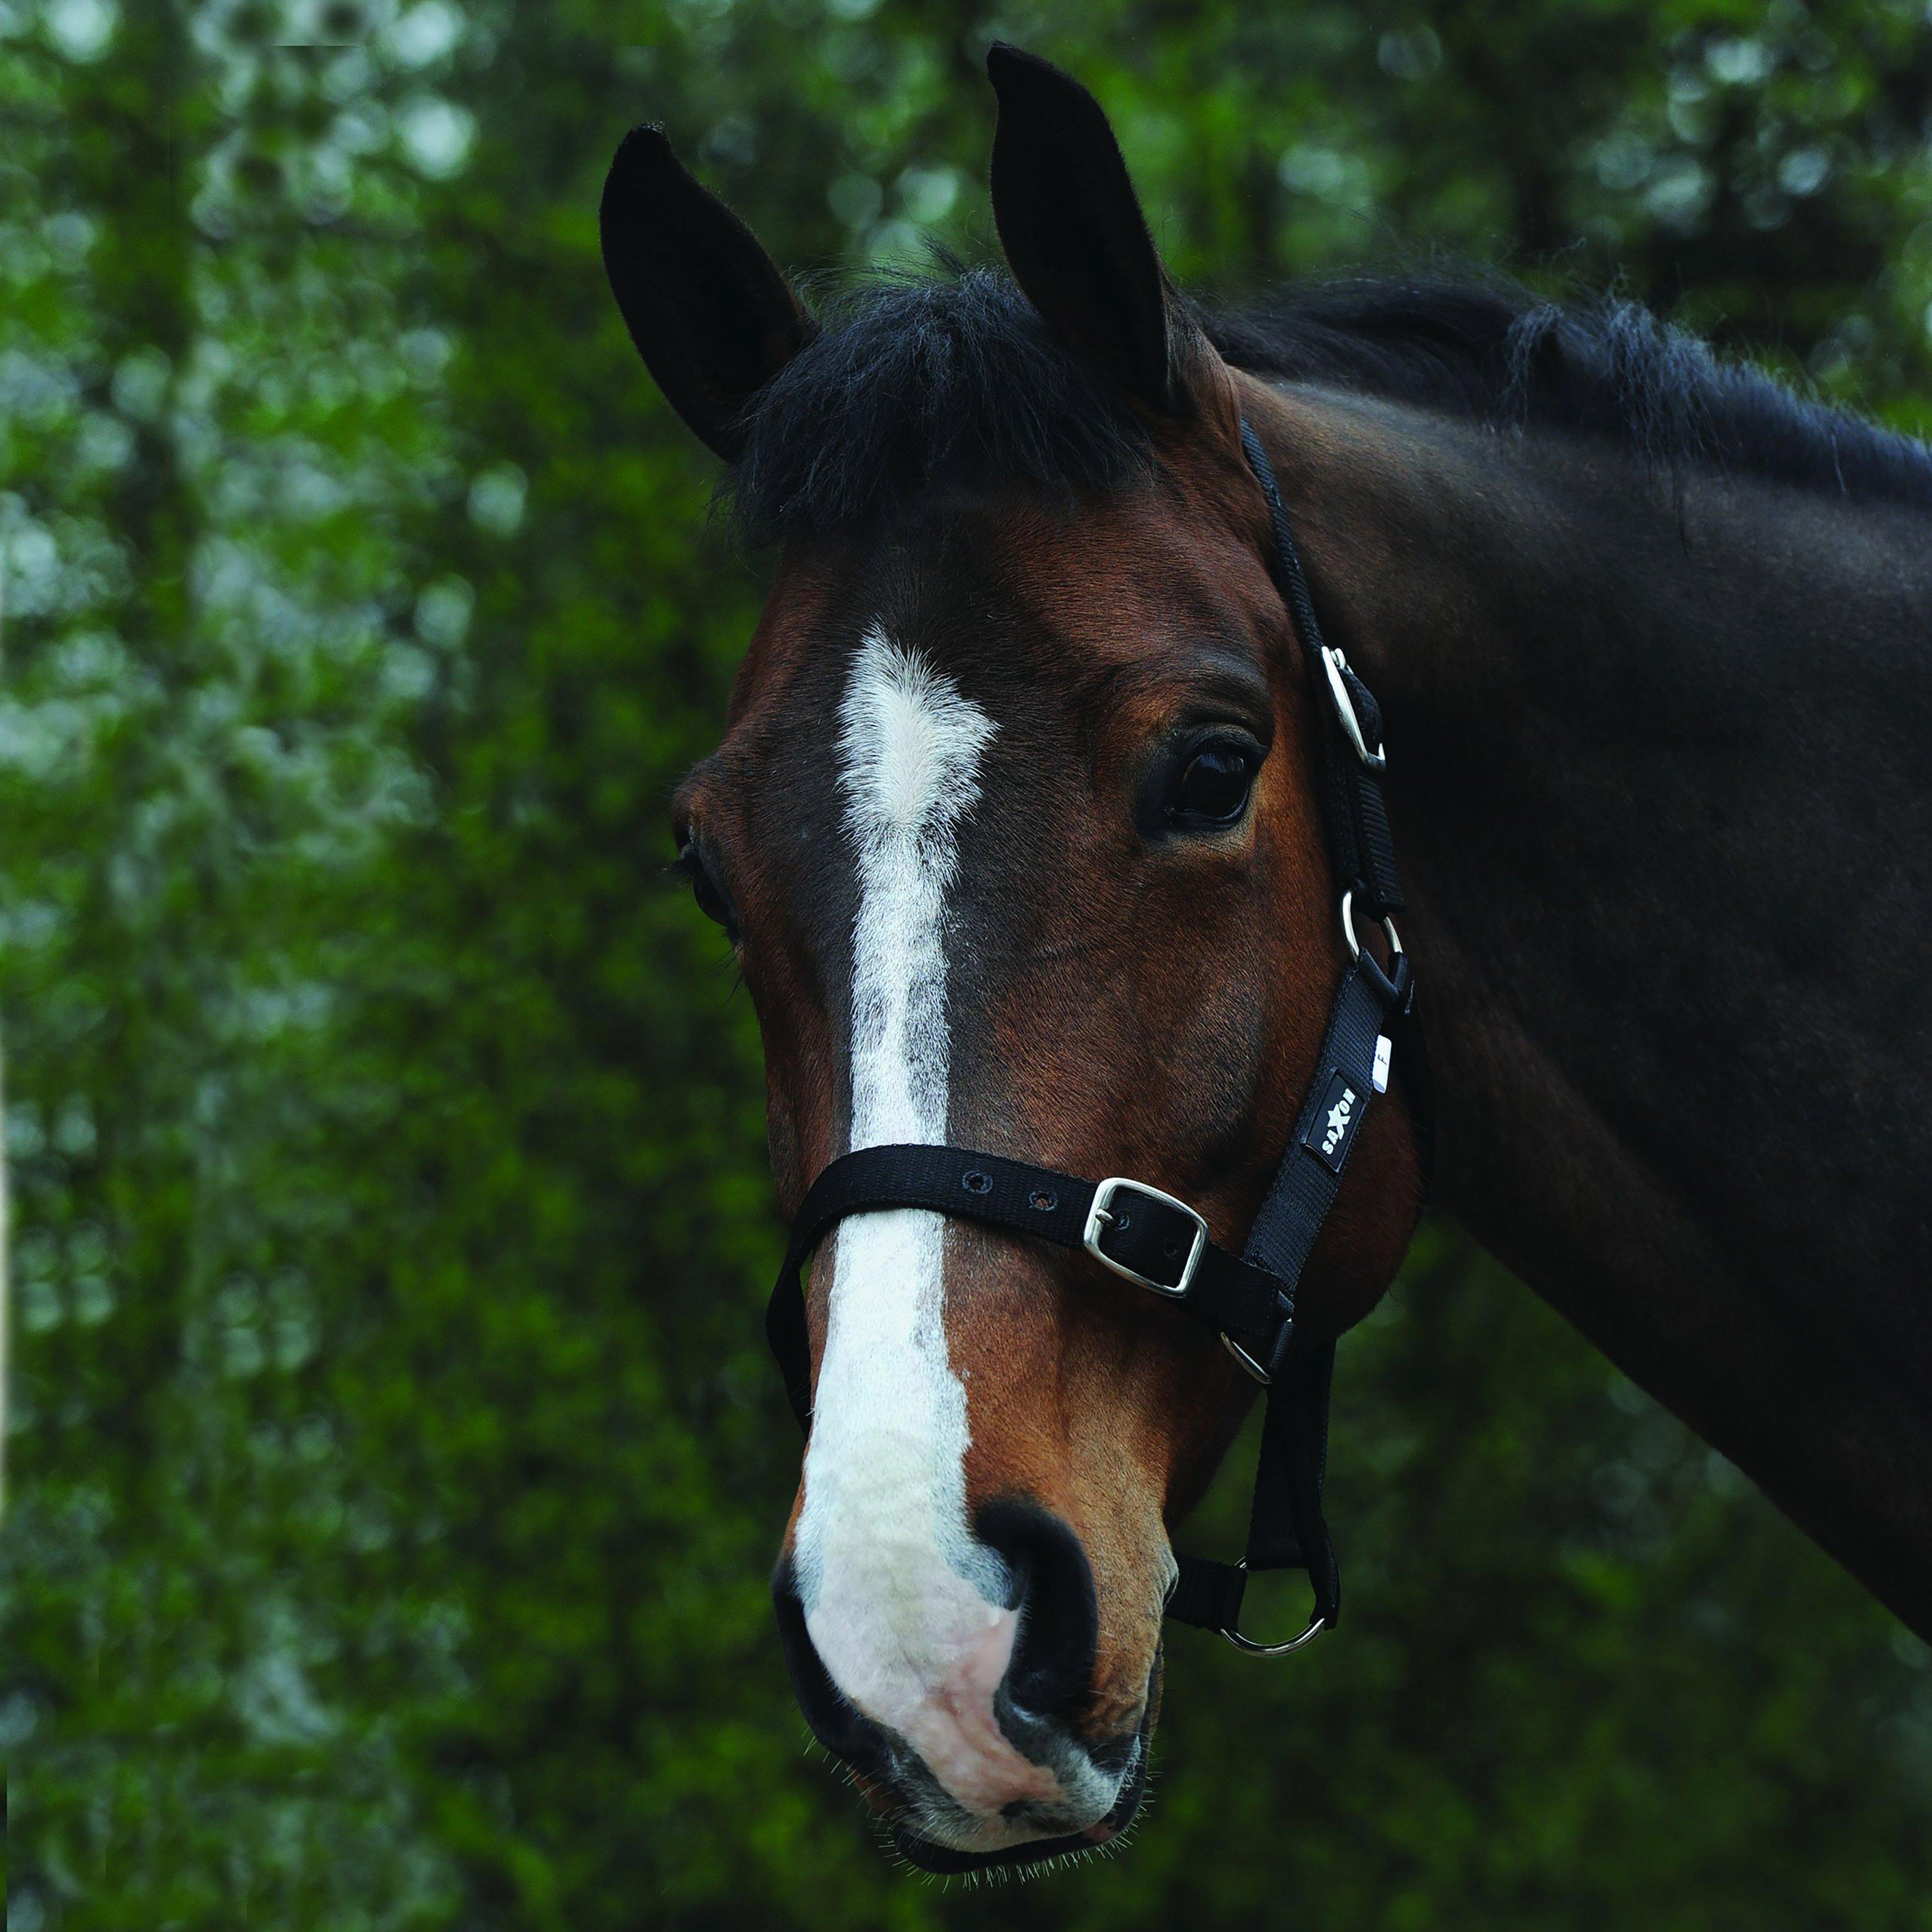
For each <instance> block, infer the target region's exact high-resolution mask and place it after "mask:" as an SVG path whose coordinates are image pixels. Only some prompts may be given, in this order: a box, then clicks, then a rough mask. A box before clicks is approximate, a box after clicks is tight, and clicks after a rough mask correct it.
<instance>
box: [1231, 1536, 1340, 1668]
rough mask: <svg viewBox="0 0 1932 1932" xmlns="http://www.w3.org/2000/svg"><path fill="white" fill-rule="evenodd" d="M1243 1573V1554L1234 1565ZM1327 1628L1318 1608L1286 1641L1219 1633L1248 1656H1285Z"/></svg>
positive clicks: (1244, 1572)
mask: <svg viewBox="0 0 1932 1932" xmlns="http://www.w3.org/2000/svg"><path fill="white" fill-rule="evenodd" d="M1235 1568H1236V1569H1237V1570H1239V1571H1241V1572H1242V1573H1243V1574H1244V1575H1245V1574H1247V1568H1248V1559H1247V1558H1246V1557H1245V1556H1244V1557H1243V1558H1242V1559H1241V1561H1240V1562H1238V1563H1237V1564H1236V1565H1235ZM1327 1628H1328V1619H1327V1618H1326V1617H1325V1616H1323V1615H1322V1613H1321V1612H1320V1611H1319V1610H1318V1611H1316V1613H1315V1615H1314V1616H1313V1617H1311V1618H1310V1619H1309V1623H1308V1628H1307V1629H1306V1630H1305V1631H1303V1632H1302V1633H1301V1635H1300V1636H1299V1637H1290V1638H1289V1640H1288V1641H1287V1643H1256V1641H1255V1640H1254V1639H1253V1637H1244V1636H1243V1635H1242V1634H1241V1632H1240V1631H1238V1630H1224V1631H1222V1633H1221V1634H1222V1635H1223V1637H1226V1639H1227V1640H1228V1641H1229V1643H1232V1645H1233V1646H1235V1649H1237V1650H1243V1651H1246V1652H1247V1654H1248V1655H1249V1656H1250V1657H1286V1655H1288V1654H1289V1652H1290V1651H1292V1650H1299V1649H1301V1647H1302V1646H1303V1645H1304V1644H1306V1643H1313V1642H1314V1641H1315V1640H1316V1638H1317V1637H1319V1636H1320V1635H1321V1634H1322V1632H1323V1631H1325V1630H1326V1629H1327Z"/></svg>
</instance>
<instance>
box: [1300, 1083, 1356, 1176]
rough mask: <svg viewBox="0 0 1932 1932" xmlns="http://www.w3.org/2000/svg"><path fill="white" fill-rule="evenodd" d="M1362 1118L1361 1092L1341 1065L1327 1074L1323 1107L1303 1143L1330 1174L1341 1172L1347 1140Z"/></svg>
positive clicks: (1310, 1124) (1309, 1127)
mask: <svg viewBox="0 0 1932 1932" xmlns="http://www.w3.org/2000/svg"><path fill="white" fill-rule="evenodd" d="M1361 1118H1362V1095H1361V1091H1360V1090H1359V1089H1358V1088H1357V1087H1356V1085H1355V1082H1354V1081H1352V1079H1349V1076H1348V1075H1347V1074H1346V1073H1343V1071H1342V1070H1341V1069H1340V1067H1337V1068H1336V1070H1335V1071H1334V1073H1331V1075H1330V1076H1328V1092H1327V1093H1325V1094H1324V1095H1323V1096H1322V1111H1321V1112H1319V1114H1317V1115H1316V1117H1315V1118H1314V1119H1313V1121H1310V1123H1309V1124H1308V1131H1307V1133H1305V1134H1304V1135H1303V1136H1302V1137H1301V1144H1302V1145H1303V1146H1304V1147H1305V1148H1307V1150H1308V1151H1309V1152H1310V1154H1313V1156H1314V1157H1315V1158H1316V1160H1319V1161H1320V1162H1321V1163H1322V1165H1323V1166H1325V1167H1326V1168H1327V1169H1328V1170H1329V1172H1331V1174H1340V1172H1342V1163H1343V1162H1344V1161H1345V1160H1347V1159H1348V1158H1349V1142H1352V1140H1353V1139H1355V1129H1356V1128H1357V1127H1358V1126H1359V1125H1360V1124H1361Z"/></svg>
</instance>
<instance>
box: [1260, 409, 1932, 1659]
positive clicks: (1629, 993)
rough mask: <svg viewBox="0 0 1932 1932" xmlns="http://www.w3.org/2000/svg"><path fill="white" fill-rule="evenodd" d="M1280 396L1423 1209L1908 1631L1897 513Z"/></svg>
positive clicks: (1904, 570) (1928, 1273) (1908, 809)
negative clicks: (1558, 1318) (1392, 934)
mask: <svg viewBox="0 0 1932 1932" xmlns="http://www.w3.org/2000/svg"><path fill="white" fill-rule="evenodd" d="M1278 401H1280V413H1279V414H1278V415H1276V416H1274V420H1273V421H1272V422H1271V425H1270V428H1269V431H1268V434H1269V440H1270V441H1271V443H1273V444H1274V446H1275V448H1276V449H1277V450H1278V451H1279V452H1280V464H1281V467H1282V469H1283V484H1284V487H1285V489H1286V490H1287V493H1288V494H1289V508H1290V513H1291V515H1292V517H1294V519H1295V523H1296V526H1297V529H1298V533H1299V534H1300V535H1301V541H1302V544H1303V547H1304V551H1305V553H1306V557H1307V565H1308V569H1309V572H1310V578H1311V580H1312V582H1313V586H1314V589H1315V594H1316V601H1317V603H1318V604H1319V606H1320V607H1321V608H1322V613H1323V617H1324V621H1325V623H1326V624H1327V625H1328V627H1329V628H1330V629H1331V633H1332V634H1333V638H1334V641H1336V642H1338V643H1342V644H1343V646H1344V647H1345V648H1346V649H1347V650H1348V651H1349V655H1350V657H1351V659H1352V661H1355V663H1356V664H1357V665H1358V667H1359V668H1361V670H1363V672H1364V674H1365V676H1367V679H1368V681H1369V682H1370V685H1371V687H1372V688H1373V690H1374V691H1375V692H1376V696H1377V697H1378V698H1379V700H1380V702H1381V703H1382V707H1383V710H1384V712H1385V717H1386V719H1387V721H1388V741H1389V747H1390V771H1389V775H1388V792H1389V802H1390V808H1391V820H1392V823H1393V824H1394V829H1395V832H1396V836H1397V846H1398V849H1399V850H1400V853H1401V856H1402V859H1403V870H1404V874H1405V880H1406V885H1407V886H1408V889H1409V895H1410V898H1411V899H1412V910H1411V913H1410V914H1409V917H1408V919H1406V922H1405V932H1404V935H1403V936H1404V938H1405V940H1406V941H1407V942H1408V943H1409V945H1410V947H1411V948H1412V951H1413V953H1414V954H1415V959H1416V962H1417V967H1418V984H1419V986H1420V987H1421V1000H1422V1001H1423V1013H1424V1025H1425V1028H1426V1031H1427V1036H1428V1039H1429V1041H1430V1052H1431V1057H1432V1060H1433V1063H1434V1065H1433V1071H1434V1074H1435V1078H1436V1087H1437V1091H1438V1113H1439V1120H1438V1133H1439V1157H1438V1163H1439V1166H1438V1180H1437V1197H1438V1199H1439V1202H1441V1204H1442V1205H1443V1206H1444V1207H1445V1208H1447V1209H1448V1211H1450V1212H1451V1213H1452V1214H1454V1215H1455V1216H1456V1217H1457V1218H1459V1219H1460V1220H1462V1221H1463V1222H1464V1223H1465V1224H1466V1226H1468V1227H1469V1229H1470V1230H1471V1231H1472V1232H1473V1233H1474V1234H1475V1235H1476V1236H1477V1237H1478V1239H1479V1240H1481V1241H1482V1242H1483V1243H1484V1245H1486V1246H1487V1247H1490V1249H1491V1250H1493V1252H1495V1253H1496V1254H1497V1255H1498V1256H1499V1257H1500V1258H1501V1259H1503V1260H1504V1261H1505V1262H1507V1263H1508V1264H1509V1265H1511V1266H1512V1267H1513V1268H1514V1269H1515V1270H1516V1271H1517V1272H1518V1273H1519V1274H1521V1275H1522V1276H1523V1277H1524V1279H1525V1280H1526V1281H1528V1283H1529V1284H1530V1286H1532V1287H1533V1288H1535V1289H1536V1290H1537V1291H1538V1292H1539V1293H1541V1294H1542V1295H1544V1297H1545V1298H1546V1299H1547V1300H1549V1301H1551V1302H1552V1303H1553V1304H1555V1305H1556V1307H1559V1309H1560V1310H1562V1312H1563V1313H1565V1314H1566V1315H1567V1316H1568V1317H1569V1318H1570V1319H1571V1320H1572V1321H1573V1322H1574V1323H1575V1324H1576V1325H1577V1326H1578V1327H1579V1328H1581V1329H1582V1330H1583V1331H1584V1332H1585V1333H1586V1334H1587V1335H1589V1337H1591V1338H1592V1340H1594V1341H1595V1343H1597V1344H1598V1346H1600V1347H1601V1349H1603V1350H1604V1352H1605V1353H1607V1355H1610V1357H1611V1358H1612V1359H1613V1361H1616V1362H1617V1363H1618V1364H1619V1366H1620V1367H1622V1368H1623V1369H1624V1370H1625V1372H1626V1373H1628V1374H1629V1375H1630V1376H1631V1377H1632V1378H1633V1379H1635V1380H1636V1381H1637V1382H1639V1383H1640V1384H1641V1385H1643V1386H1644V1387H1646V1388H1648V1389H1649V1390H1650V1391H1651V1392H1652V1394H1655V1395H1656V1396H1657V1397H1658V1398H1659V1399H1660V1400H1662V1401H1663V1402H1664V1403H1666V1404H1667V1406H1670V1408H1672V1409H1674V1410H1676V1412H1678V1413H1679V1415H1682V1417H1683V1418H1685V1420H1686V1421H1688V1422H1690V1423H1691V1425H1692V1426H1693V1427H1695V1428H1696V1429H1697V1430H1698V1431H1699V1432H1700V1433H1701V1434H1702V1435H1703V1436H1705V1438H1706V1439H1707V1440H1709V1442H1712V1443H1713V1444H1714V1445H1715V1446H1717V1447H1718V1448H1719V1449H1721V1450H1722V1451H1724V1453H1725V1454H1727V1455H1728V1456H1729V1457H1730V1458H1731V1459H1732V1460H1733V1461H1734V1462H1736V1463H1738V1464H1739V1466H1741V1467H1742V1468H1743V1469H1745V1470H1746V1471H1747V1472H1749V1473H1750V1474H1751V1475H1753V1476H1754V1478H1756V1479H1757V1481H1759V1482H1760V1484H1762V1486H1763V1487H1764V1488H1765V1489H1766V1490H1767V1491H1768V1492H1769V1493H1770V1494H1771V1495H1772V1497H1773V1498H1774V1499H1775V1500H1776V1501H1777V1502H1778V1503H1779V1504H1780V1505H1781V1506H1782V1507H1783V1508H1784V1509H1785V1510H1786V1511H1787V1513H1788V1514H1790V1515H1791V1516H1792V1517H1794V1519H1796V1520H1797V1521H1798V1522H1799V1523H1800V1524H1801V1525H1802V1526H1803V1527H1805V1529H1808V1531H1809V1532H1811V1534H1812V1535H1813V1536H1814V1538H1816V1539H1817V1541H1820V1542H1821V1543H1823V1544H1825V1546H1826V1547H1827V1548H1828V1549H1830V1550H1832V1552H1833V1553H1835V1555H1837V1556H1838V1558H1839V1559H1840V1560H1841V1562H1844V1563H1845V1564H1846V1566H1847V1567H1848V1568H1850V1569H1851V1570H1852V1571H1853V1572H1854V1574H1857V1575H1858V1576H1860V1577H1861V1579H1862V1580H1864V1581H1865V1582H1866V1583H1867V1585H1868V1586H1870V1587H1871V1588H1872V1589H1874V1590H1875V1591H1876V1592H1877V1593H1878V1594H1879V1595H1880V1596H1882V1597H1883V1598H1885V1599H1886V1601H1888V1602H1890V1603H1891V1604H1892V1606H1893V1607H1894V1609H1896V1610H1898V1611H1899V1613H1900V1615H1902V1616H1906V1617H1907V1619H1908V1621H1910V1622H1914V1623H1915V1625H1916V1626H1917V1627H1918V1628H1919V1629H1921V1631H1926V1630H1927V1628H1928V1627H1932V1294H1929V1293H1928V1284H1932V1217H1928V1216H1927V1212H1926V1208H1925V1205H1924V1204H1925V1198H1926V1190H1927V1181H1926V1177H1927V1175H1932V1124H1928V1120H1927V1108H1926V1106H1925V1104H1924V1098H1923V1097H1924V1094H1925V1093H1926V1092H1927V1091H1932V1024H1928V1019H1927V1001H1926V999H1925V996H1924V993H1923V992H1922V990H1921V985H1920V983H1919V972H1920V969H1919V966H1918V956H1919V954H1920V953H1921V950H1922V949H1923V947H1924V944H1926V942H1927V939H1928V938H1932V796H1928V792H1927V787H1926V785H1925V784H1924V779H1923V777H1922V775H1921V772H1922V769H1923V757H1924V753H1923V746H1924V743H1925V742H1926V741H1927V733H1932V653H1928V652H1927V649H1926V648H1925V643H1924V635H1925V623H1924V618H1923V616H1922V615H1921V613H1923V612H1924V611H1925V610H1927V609H1928V608H1932V544H1927V541H1926V538H1927V534H1928V532H1927V526H1926V523H1925V520H1924V515H1923V513H1921V512H1913V511H1906V510H1903V509H1900V508H1887V507H1870V506H1856V505H1848V504H1846V503H1844V502H1842V501H1838V500H1834V499H1830V498H1829V497H1827V496H1825V495H1824V494H1823V493H1818V492H1811V491H1801V490H1796V489H1794V488H1793V487H1790V486H1788V485H1774V484H1769V483H1767V482H1764V481H1756V480H1750V479H1742V478H1734V479H1731V480H1729V481H1721V480H1719V479H1717V478H1710V477H1702V476H1700V477H1687V478H1684V479H1682V482H1681V485H1674V484H1673V481H1672V479H1670V478H1660V477H1658V476H1656V475H1652V474H1648V473H1646V472H1645V471H1644V469H1643V468H1642V466H1640V464H1639V463H1638V462H1637V460H1636V459H1635V458H1633V457H1631V456H1630V455H1628V454H1626V453H1625V452H1622V451H1621V450H1619V449H1614V448H1613V447H1611V446H1607V445H1604V444H1586V443H1580V442H1576V441H1571V440H1561V439H1557V438H1554V437H1547V438H1546V437H1533V436H1532V437H1498V436H1496V435H1494V434H1490V433H1488V432H1486V431H1482V430H1480V429H1478V428H1473V427H1472V426H1470V425H1466V424H1461V423H1445V422H1442V421H1441V420H1440V419H1433V418H1430V417H1427V416H1421V415H1419V414H1417V413H1412V412H1409V411H1405V410H1399V409H1397V408H1394V407H1388V406H1384V405H1379V404H1366V403H1364V402H1361V401H1358V400H1349V399H1342V398H1334V397H1318V396H1313V395H1307V394H1302V393H1298V392H1288V393H1286V394H1284V395H1281V396H1280V398H1278Z"/></svg>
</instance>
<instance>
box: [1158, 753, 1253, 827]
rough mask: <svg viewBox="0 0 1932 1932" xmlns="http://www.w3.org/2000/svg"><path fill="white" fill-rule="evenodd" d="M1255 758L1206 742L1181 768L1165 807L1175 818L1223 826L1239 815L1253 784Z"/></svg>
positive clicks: (1244, 806)
mask: <svg viewBox="0 0 1932 1932" xmlns="http://www.w3.org/2000/svg"><path fill="white" fill-rule="evenodd" d="M1254 779H1255V761H1254V760H1253V757H1251V756H1250V754H1248V753H1247V752H1246V751H1243V750H1242V749H1241V748H1240V747H1239V746H1238V745H1207V746H1205V748H1203V749H1202V750H1200V751H1196V753H1195V754H1194V755H1193V757H1191V758H1190V759H1189V760H1188V761H1187V765H1186V766H1185V767H1184V769H1183V770H1182V772H1181V778H1180V780H1179V782H1178V783H1177V784H1176V785H1175V788H1174V796H1173V799H1172V801H1171V802H1170V803H1169V807H1168V809H1169V812H1170V813H1172V814H1173V815H1174V816H1175V817H1181V818H1192V819H1198V820H1202V821H1204V822H1205V823H1210V824H1215V825H1226V824H1229V823H1232V821H1233V820H1235V819H1237V818H1238V817H1241V813H1242V811H1243V810H1244V808H1246V806H1247V802H1248V790H1249V787H1250V786H1251V785H1252V784H1253V783H1254Z"/></svg>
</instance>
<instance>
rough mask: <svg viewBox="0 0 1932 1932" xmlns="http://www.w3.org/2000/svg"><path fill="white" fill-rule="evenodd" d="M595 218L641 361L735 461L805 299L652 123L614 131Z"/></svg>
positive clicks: (801, 327)
mask: <svg viewBox="0 0 1932 1932" xmlns="http://www.w3.org/2000/svg"><path fill="white" fill-rule="evenodd" d="M598 228H599V230H600V231H601V234H602V236H603V242H604V273H605V274H606V275H608V276H609V277H610V290H611V293H613V295H615V296H616V298H617V306H618V308H620V309H621V310H622V311H623V314H624V320H625V324H626V325H627V326H628V328H629V329H630V332H631V341H633V342H634V343H635V344H637V353H638V354H639V355H640V356H643V359H644V366H645V367H646V368H647V369H649V371H650V372H651V374H652V377H654V378H655V380H656V383H657V386H658V388H659V389H661V390H662V391H663V392H664V397H665V399H666V400H667V401H668V402H669V403H670V406H671V407H672V408H673V409H674V410H676V412H677V413H678V414H679V416H682V418H683V419H684V420H685V422H686V423H688V425H690V426H691V428H692V429H694V431H697V434H698V436H699V437H700V438H701V439H702V440H703V442H704V443H706V446H708V447H709V448H710V449H712V450H714V451H715V452H716V453H717V454H718V455H720V456H721V457H722V458H724V460H725V461H726V462H727V463H734V462H736V460H737V459H738V458H739V456H740V455H742V454H743V452H744V448H745V429H744V417H745V409H746V407H747V406H748V404H750V402H751V398H753V397H754V396H755V395H757V393H758V392H759V391H760V389H763V387H764V386H765V385H766V383H769V381H770V380H771V379H772V377H774V376H775V375H776V374H778V371H780V370H781V369H782V368H784V365H786V364H787V362H790V360H791V359H792V358H793V356H796V354H797V353H798V352H799V350H801V349H802V348H803V347H805V344H806V343H808V341H811V338H812V335H813V333H814V329H815V328H816V324H814V322H813V321H812V320H811V316H810V314H808V312H807V311H806V309H805V305H804V304H803V303H802V302H800V301H799V299H798V297H797V296H796V295H795V294H794V293H793V291H792V288H791V285H790V283H788V282H787V281H786V280H785V278H784V276H783V275H781V274H780V273H779V272H778V266H777V264H776V263H774V262H773V261H772V258H771V257H769V255H767V254H766V253H765V251H764V250H763V248H761V247H760V245H759V242H758V238H757V236H755V235H754V234H753V233H751V230H750V229H748V228H747V227H746V226H745V224H744V223H742V221H740V220H739V219H738V217H736V215H735V214H733V213H732V212H731V211H730V209H729V208H727V207H726V206H725V205H724V203H723V202H721V201H720V200H719V199H718V197H717V196H715V194H712V193H711V192H710V191H709V190H708V189H706V188H703V187H700V186H699V185H698V184H697V182H696V181H694V180H693V179H692V178H691V175H689V174H688V172H686V171H685V168H684V166H683V165H682V163H681V162H679V160H678V158H677V157H676V155H675V154H673V153H672V152H671V151H670V142H668V141H667V140H666V139H664V130H663V129H662V128H661V127H634V128H632V129H631V131H630V133H628V134H627V135H625V137H624V140H623V144H622V146H620V147H619V148H618V150H617V154H616V159H615V160H613V161H612V162H611V163H610V173H609V175H607V177H606V178H605V179H604V199H603V202H602V203H601V205H600V207H599V208H598Z"/></svg>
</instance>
